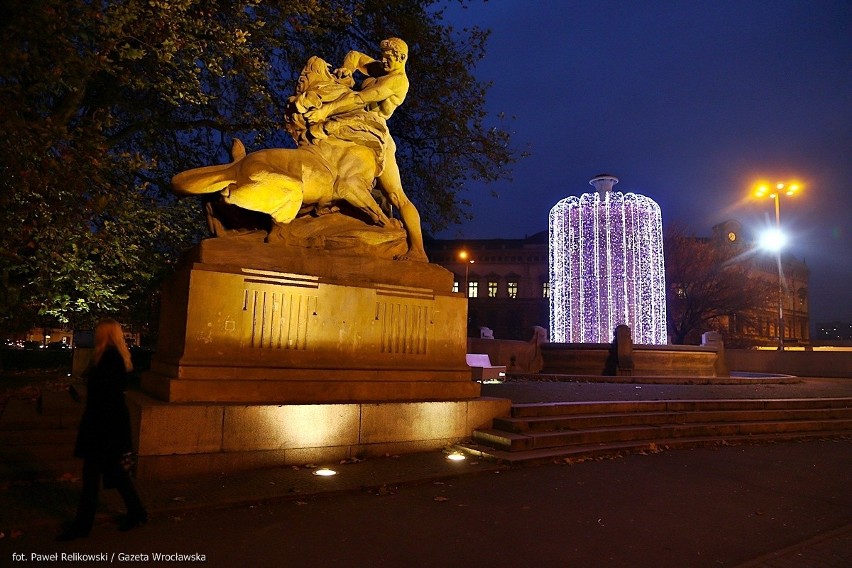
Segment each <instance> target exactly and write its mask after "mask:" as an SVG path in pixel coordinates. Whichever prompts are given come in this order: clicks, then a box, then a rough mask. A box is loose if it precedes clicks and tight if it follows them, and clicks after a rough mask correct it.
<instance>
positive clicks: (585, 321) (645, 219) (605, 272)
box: [550, 178, 666, 345]
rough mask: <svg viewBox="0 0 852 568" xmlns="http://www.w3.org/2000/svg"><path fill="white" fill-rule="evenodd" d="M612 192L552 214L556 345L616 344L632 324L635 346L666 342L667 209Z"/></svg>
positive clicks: (567, 202)
mask: <svg viewBox="0 0 852 568" xmlns="http://www.w3.org/2000/svg"><path fill="white" fill-rule="evenodd" d="M596 179H597V178H596ZM611 179H615V178H611ZM594 181H595V180H593V182H594ZM615 181H616V182H617V180H615ZM611 185H612V184H610V185H609V188H610V189H611ZM610 189H607V190H606V191H600V192H599V193H584V194H583V195H581V196H580V197H575V196H570V197H567V198H565V199H563V200H561V201H560V202H559V203H557V204H556V205H555V206H554V207H553V209H551V210H550V291H551V294H550V337H551V341H554V342H559V343H609V342H611V341H612V339H613V335H614V332H615V328H616V326H618V325H620V324H627V325H628V326H630V329H631V331H632V336H633V342H634V343H637V344H645V345H662V344H665V343H666V296H665V290H666V286H665V268H664V264H663V222H662V215H661V213H660V206H659V205H657V203H656V202H655V201H654V200H653V199H650V198H649V197H645V196H644V195H637V194H634V193H627V194H622V193H621V192H613V191H611V190H610Z"/></svg>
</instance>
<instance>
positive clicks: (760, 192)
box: [754, 182, 801, 351]
mask: <svg viewBox="0 0 852 568" xmlns="http://www.w3.org/2000/svg"><path fill="white" fill-rule="evenodd" d="M799 189H801V186H800V185H799V184H798V183H795V182H791V183H776V184H775V187H774V188H772V187H770V186H769V184H765V183H762V184H759V185H758V187H757V189H755V192H754V194H755V196H756V197H760V198H762V197H769V198H771V199H774V200H775V231H774V234H773V235H771V236H770V237H769V239H768V240H766V241H765V242H764V247H765V248H768V249H770V250H774V251H775V260H776V262H777V263H778V350H779V351H784V271H783V269H782V268H781V249H783V248H784V244H785V238H784V234H783V233H782V232H781V193H782V192H783V193H784V194H785V195H789V196H792V195H795V194H796V193H797V192H798V191H799Z"/></svg>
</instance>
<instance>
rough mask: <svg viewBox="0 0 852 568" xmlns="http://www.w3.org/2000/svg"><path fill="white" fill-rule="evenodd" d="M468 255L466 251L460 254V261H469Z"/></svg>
mask: <svg viewBox="0 0 852 568" xmlns="http://www.w3.org/2000/svg"><path fill="white" fill-rule="evenodd" d="M467 257H468V254H467V251H466V250H463V251H461V252H459V260H460V261H462V262H464V261H466V260H467Z"/></svg>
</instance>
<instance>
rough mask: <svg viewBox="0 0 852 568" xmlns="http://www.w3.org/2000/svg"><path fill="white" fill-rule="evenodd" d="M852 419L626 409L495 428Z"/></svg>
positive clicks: (798, 413)
mask: <svg viewBox="0 0 852 568" xmlns="http://www.w3.org/2000/svg"><path fill="white" fill-rule="evenodd" d="M841 418H852V407H849V408H806V409H798V408H792V409H776V410H763V409H761V410H696V411H689V412H687V411H678V412H674V411H672V412H626V413H613V414H571V415H564V416H557V415H554V416H535V417H521V418H518V417H514V416H510V417H498V418H495V419H494V423H493V428H494V429H496V430H504V431H507V432H515V433H527V432H547V431H555V430H584V429H589V428H604V427H613V426H639V425H663V424H687V423H692V422H706V423H713V422H769V421H781V420H825V419H841Z"/></svg>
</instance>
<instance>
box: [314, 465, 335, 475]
mask: <svg viewBox="0 0 852 568" xmlns="http://www.w3.org/2000/svg"><path fill="white" fill-rule="evenodd" d="M313 473H314V475H316V476H318V477H332V476H334V475H337V472H336V471H334V470H333V469H328V468H327V467H321V468H319V469H315V470H314V472H313Z"/></svg>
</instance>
